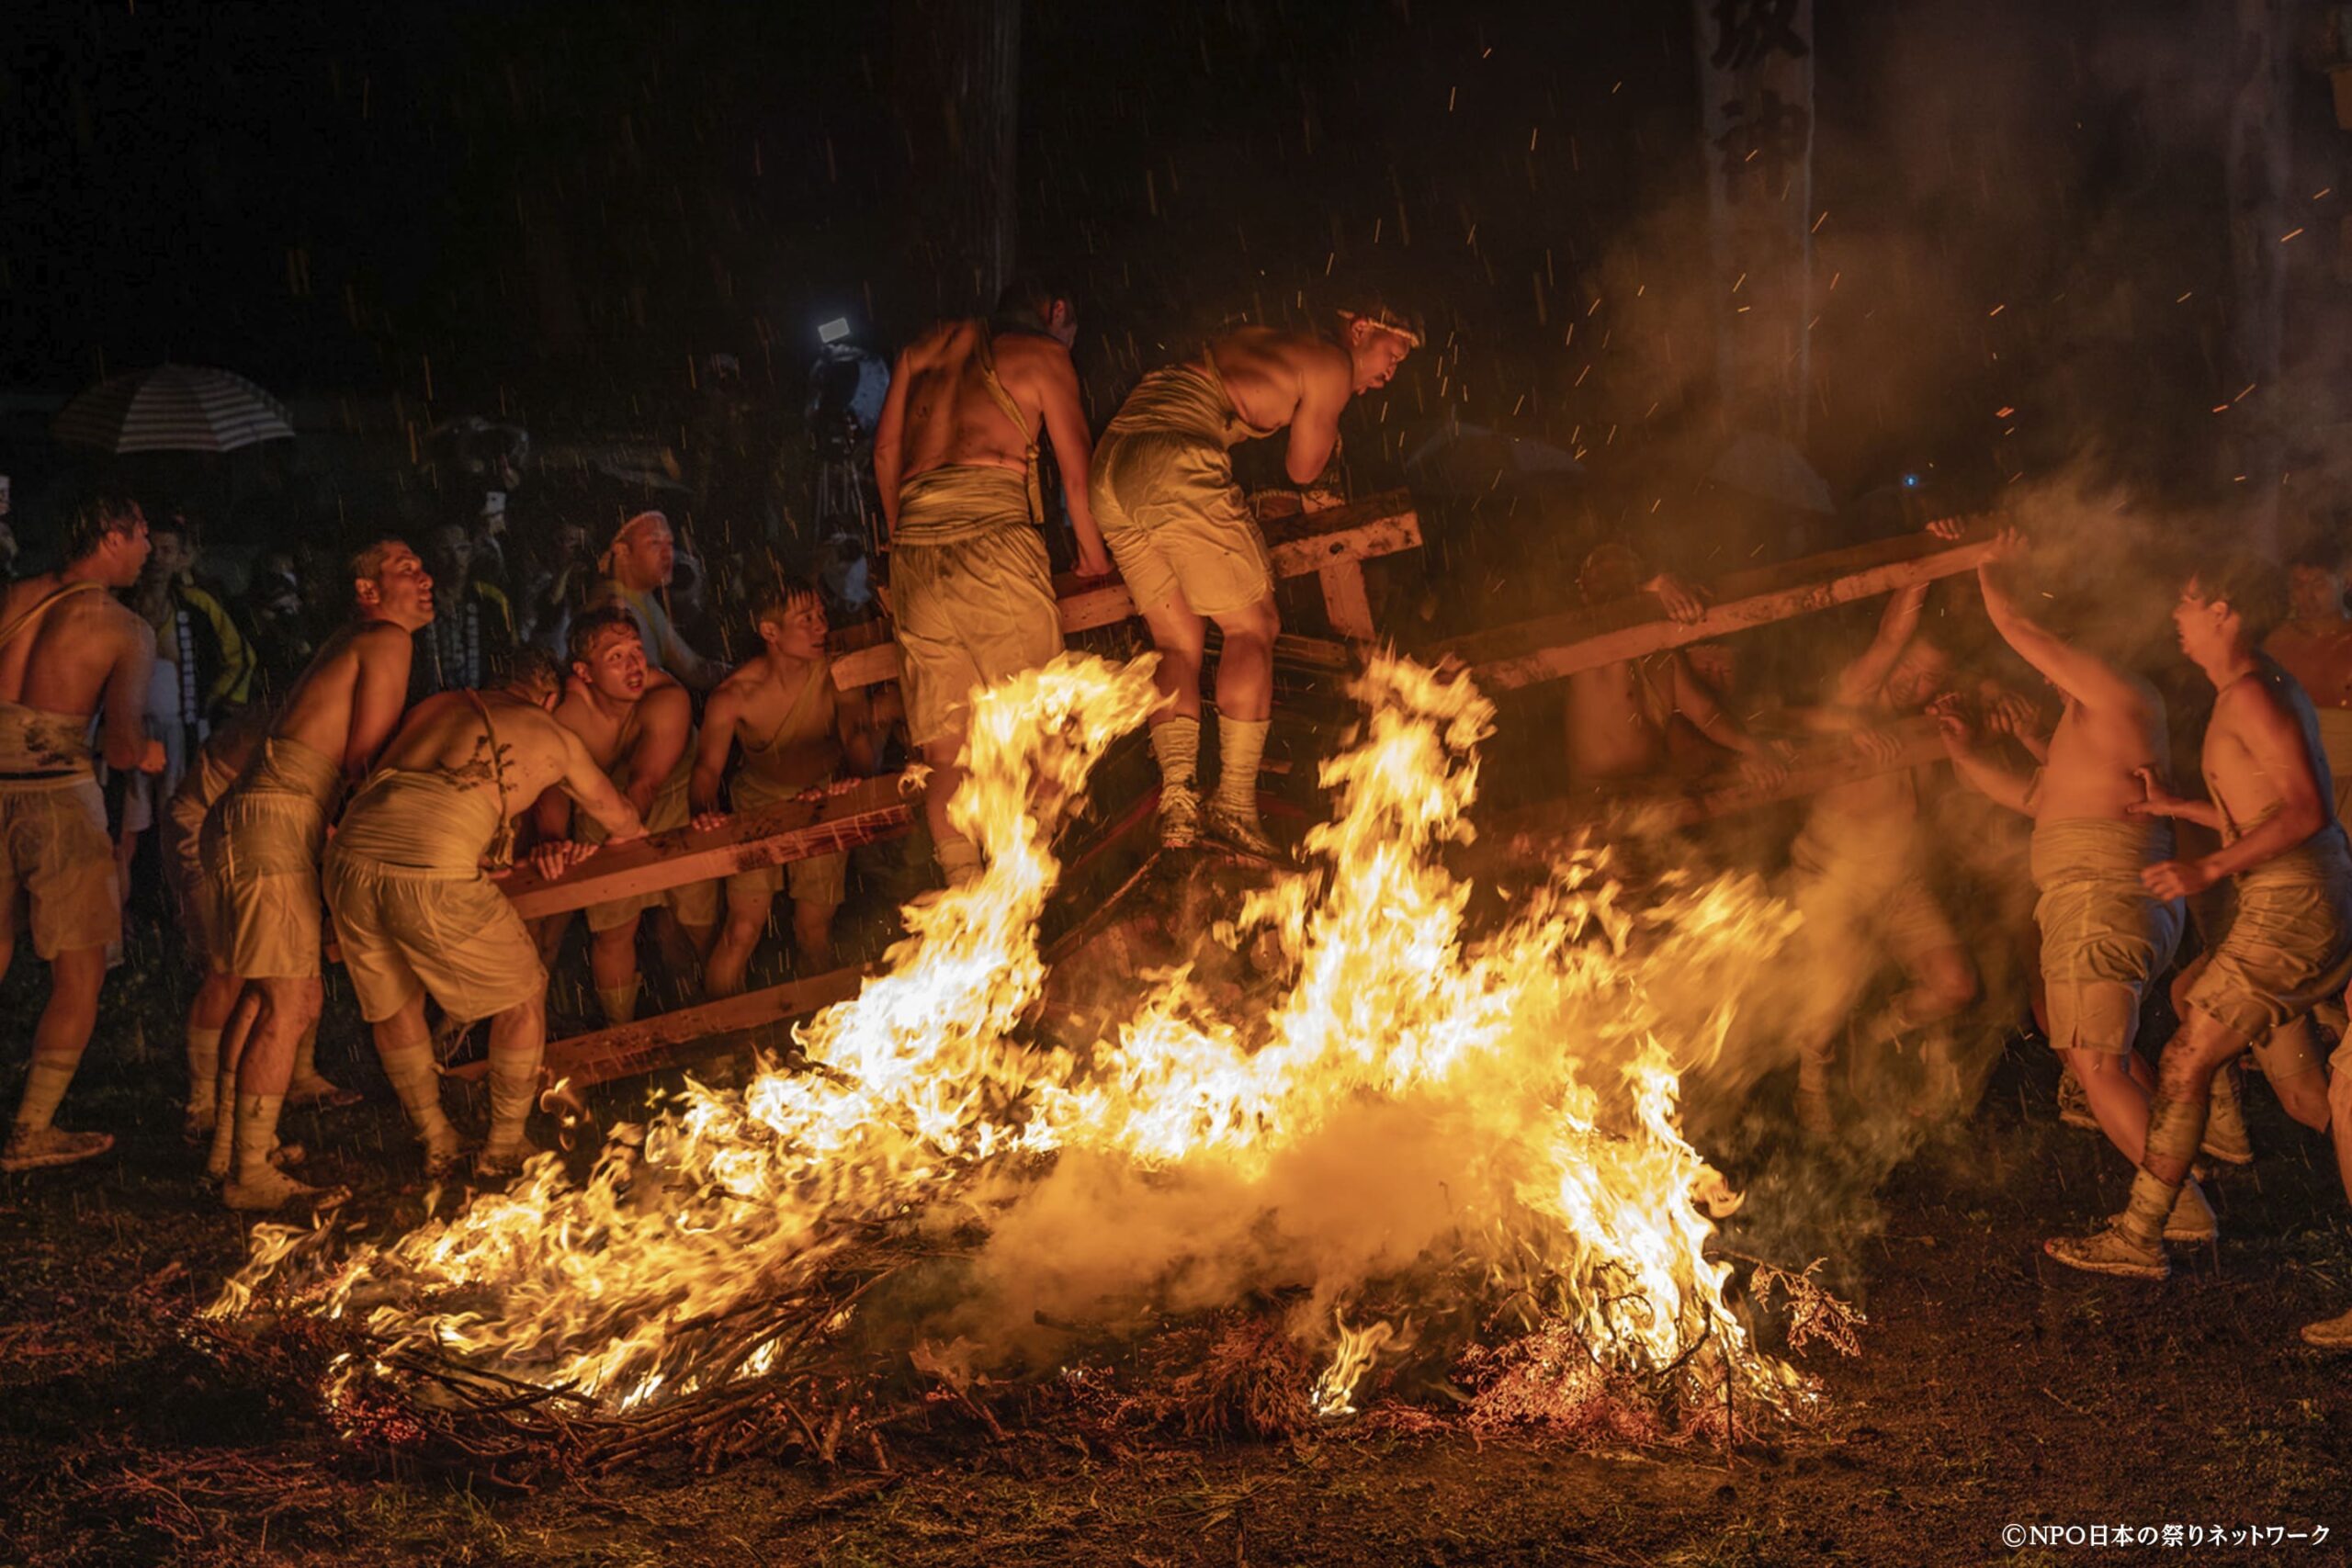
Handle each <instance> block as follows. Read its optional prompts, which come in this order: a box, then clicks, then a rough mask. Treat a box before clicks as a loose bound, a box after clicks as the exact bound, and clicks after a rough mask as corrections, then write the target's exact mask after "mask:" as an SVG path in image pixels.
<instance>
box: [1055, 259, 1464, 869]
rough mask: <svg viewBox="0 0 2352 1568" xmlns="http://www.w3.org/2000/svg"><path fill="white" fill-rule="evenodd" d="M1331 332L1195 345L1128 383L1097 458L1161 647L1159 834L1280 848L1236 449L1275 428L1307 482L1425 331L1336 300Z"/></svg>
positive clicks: (1252, 331)
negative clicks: (1211, 785) (1214, 629)
mask: <svg viewBox="0 0 2352 1568" xmlns="http://www.w3.org/2000/svg"><path fill="white" fill-rule="evenodd" d="M1337 327H1338V331H1337V333H1336V334H1335V335H1334V336H1331V337H1319V336H1315V335H1311V334H1309V333H1294V332H1279V331H1276V330H1274V329H1273V328H1271V327H1244V328H1242V329H1241V330H1240V331H1238V332H1233V333H1227V334H1225V335H1224V336H1223V337H1220V338H1218V339H1216V341H1215V342H1213V343H1211V344H1209V345H1208V347H1207V348H1206V349H1205V350H1204V351H1203V352H1202V354H1201V355H1200V357H1199V358H1197V359H1194V360H1190V361H1187V362H1186V363H1184V364H1182V365H1171V366H1170V367H1167V368H1165V369H1161V370H1155V371H1153V372H1152V373H1151V374H1150V375H1148V376H1146V377H1145V378H1143V379H1142V381H1140V382H1138V383H1137V384H1136V389H1135V390H1134V391H1132V392H1130V393H1128V394H1127V400H1126V402H1125V405H1124V406H1123V407H1121V409H1120V410H1119V412H1118V417H1116V418H1115V419H1114V420H1112V421H1111V424H1110V428H1109V429H1107V430H1105V431H1104V432H1103V445H1102V447H1101V448H1100V449H1099V450H1098V451H1097V452H1096V453H1095V457H1094V513H1095V515H1096V517H1097V518H1099V519H1100V520H1101V522H1102V525H1103V538H1104V540H1105V541H1106V542H1107V543H1108V544H1109V545H1110V547H1111V554H1112V555H1113V556H1114V558H1116V559H1117V560H1118V563H1119V572H1120V575H1122V576H1123V577H1125V579H1126V581H1127V588H1128V591H1129V592H1131V593H1133V594H1134V596H1135V602H1136V608H1137V609H1138V610H1140V611H1141V612H1142V613H1143V618H1144V621H1145V624H1147V625H1148V626H1150V628H1151V641H1152V646H1153V647H1154V648H1156V649H1159V671H1158V673H1157V680H1158V682H1159V691H1160V693H1161V694H1162V695H1163V696H1165V697H1166V698H1167V699H1168V701H1167V703H1166V705H1163V706H1162V707H1161V708H1160V709H1159V711H1158V712H1157V713H1155V714H1153V715H1152V717H1151V746H1152V750H1153V752H1154V753H1155V754H1156V755H1157V756H1158V758H1159V778H1160V790H1159V840H1160V842H1161V843H1162V844H1163V845H1165V846H1167V847H1168V848H1170V849H1182V848H1185V847H1187V846H1189V845H1190V844H1192V843H1193V840H1195V839H1196V838H1197V837H1198V836H1199V834H1200V831H1201V829H1202V828H1203V827H1204V826H1205V827H1206V828H1207V829H1208V831H1209V832H1210V833H1211V834H1213V835H1214V836H1216V837H1217V838H1219V839H1222V840H1225V841H1226V842H1227V843H1229V844H1232V845H1234V846H1235V847H1237V848H1239V849H1243V850H1247V851H1249V852H1251V853H1253V854H1260V855H1277V854H1279V851H1277V850H1276V848H1275V846H1274V844H1273V842H1272V840H1269V839H1268V838H1267V837H1266V833H1265V829H1263V828H1262V827H1261V825H1260V824H1259V820H1258V761H1259V759H1260V757H1261V756H1262V755H1263V753H1264V751H1265V746H1266V729H1267V726H1268V722H1269V720H1270V719H1271V718H1272V714H1273V704H1274V637H1275V634H1276V633H1277V632H1278V631H1279V630H1280V629H1281V626H1280V621H1279V618H1278V617H1277V615H1275V612H1274V577H1273V569H1272V563H1271V561H1270V560H1269V558H1268V557H1267V554H1266V540H1265V536H1264V535H1263V534H1261V533H1260V532H1259V529H1258V523H1257V520H1256V519H1255V518H1254V517H1252V516H1251V515H1250V508H1249V506H1248V505H1247V504H1246V503H1245V502H1243V500H1242V495H1241V491H1240V489H1239V487H1238V486H1237V485H1236V484H1235V483H1234V482H1233V457H1232V450H1231V449H1232V448H1233V447H1234V446H1236V445H1237V444H1238V443H1240V442H1243V441H1258V440H1263V439H1265V438H1266V437H1268V436H1271V435H1272V434H1274V433H1275V432H1276V431H1279V430H1281V429H1282V428H1283V426H1285V425H1287V426H1289V427H1290V440H1289V443H1288V446H1287V447H1286V449H1285V450H1284V452H1283V471H1284V472H1285V473H1287V474H1288V475H1289V477H1290V479H1291V480H1292V482H1294V483H1295V484H1298V485H1301V486H1306V485H1311V484H1313V483H1314V482H1315V480H1316V479H1317V478H1318V477H1319V476H1320V475H1321V474H1322V473H1323V471H1324V469H1325V468H1327V467H1328V466H1329V464H1330V462H1331V459H1332V457H1334V456H1335V455H1336V453H1337V452H1338V450H1339V445H1340V413H1341V412H1343V411H1344V410H1345V409H1346V408H1347V406H1348V401H1349V400H1350V399H1351V398H1353V397H1356V396H1359V395H1361V394H1363V393H1365V392H1370V391H1374V390H1375V389H1379V388H1382V387H1385V386H1386V385H1388V382H1389V380H1390V378H1393V377H1394V376H1395V375H1396V374H1397V366H1399V365H1400V364H1402V363H1404V359H1405V355H1408V354H1409V353H1411V352H1412V351H1413V350H1414V349H1415V348H1417V347H1419V344H1420V341H1421V338H1420V333H1419V331H1418V329H1417V328H1416V327H1415V326H1414V325H1413V324H1412V323H1411V322H1410V321H1407V320H1406V319H1405V318H1403V317H1401V316H1398V315H1397V314H1395V313H1393V312H1391V311H1389V310H1385V309H1384V308H1381V307H1379V306H1377V305H1374V304H1371V303H1369V302H1367V303H1365V304H1364V305H1363V308H1362V309H1361V310H1342V311H1340V313H1339V317H1338V321H1337ZM1211 621H1215V622H1216V624H1217V626H1218V628H1219V629H1220V630H1221V631H1222V632H1223V633H1224V636H1225V649H1224V652H1223V653H1222V654H1221V655H1219V657H1218V660H1217V672H1216V711H1217V726H1218V728H1217V754H1218V756H1219V758H1220V762H1221V766H1220V772H1219V775H1218V779H1217V789H1216V798H1215V799H1214V801H1212V802H1211V804H1210V806H1209V807H1208V810H1207V813H1206V817H1205V819H1204V816H1203V812H1202V807H1201V798H1200V795H1199V792H1198V790H1197V789H1196V787H1195V786H1194V784H1193V772H1194V768H1195V765H1196V762H1197V759H1198V756H1199V751H1200V740H1201V660H1202V654H1203V651H1204V648H1205V646H1206V636H1207V627H1208V623H1209V622H1211Z"/></svg>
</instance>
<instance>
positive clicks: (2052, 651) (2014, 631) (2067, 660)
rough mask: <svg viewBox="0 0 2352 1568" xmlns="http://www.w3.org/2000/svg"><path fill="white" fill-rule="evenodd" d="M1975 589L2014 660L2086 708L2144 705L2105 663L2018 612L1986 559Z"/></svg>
mask: <svg viewBox="0 0 2352 1568" xmlns="http://www.w3.org/2000/svg"><path fill="white" fill-rule="evenodd" d="M2014 537H2015V535H2014V534H2013V533H2012V532H2010V531H2009V530H2006V529H2005V530H2003V533H2002V536H2001V539H2002V542H2003V543H2005V544H2006V543H2007V541H2009V540H2011V539H2014ZM2016 553H2017V551H2016V550H2015V549H2011V550H2009V551H2008V552H2007V553H2005V554H2004V555H2002V556H2001V557H1999V560H2004V561H2005V560H2008V559H2012V558H2015V555H2016ZM1976 585H1977V588H1978V590H1979V591H1980V592H1982V593H1983V594H1984V596H1985V615H1986V616H1987V617H1988V618H1989V619H1990V620H1991V621H1992V623H1993V629H1994V630H1995V631H1997V632H1999V633H2000V634H2001V640H2002V641H2004V642H2006V643H2007V644H2008V645H2009V646H2010V647H2011V648H2013V649H2017V651H2018V658H2020V659H2022V660H2025V661H2026V662H2027V663H2028V664H2030V665H2032V666H2033V667H2034V668H2035V669H2036V670H2039V671H2041V673H2042V674H2043V675H2044V676H2045V677H2047V678H2048V680H2049V682H2050V683H2051V684H2052V685H2053V686H2055V687H2057V688H2058V689H2059V690H2060V691H2062V692H2064V693H2065V694H2067V695H2068V696H2070V697H2072V698H2074V699H2075V701H2076V702H2078V703H2080V704H2082V705H2084V706H2085V707H2086V708H2097V709H2104V710H2106V711H2108V712H2110V713H2138V712H2141V711H2142V710H2143V709H2144V708H2145V707H2146V705H2147V703H2146V699H2145V698H2144V697H2143V696H2142V695H2141V693H2140V688H2139V687H2138V686H2136V685H2135V684H2133V683H2132V682H2131V681H2130V680H2128V679H2126V678H2125V677H2124V676H2123V675H2122V674H2121V673H2120V672H2119V671H2116V670H2114V669H2113V668H2111V667H2110V666H2109V664H2108V662H2107V661H2106V660H2103V659H2100V658H2098V657H2097V656H2096V655H2093V654H2089V653H2086V652H2084V651H2083V650H2082V649H2079V648H2075V647H2074V646H2073V645H2072V644H2070V643H2067V642H2064V641H2063V640H2061V639H2060V638H2059V637H2057V636H2055V635H2054V634H2052V632H2050V631H2049V630H2047V629H2046V628H2044V627H2042V626H2039V625H2037V624H2035V622H2034V621H2033V620H2032V619H2031V618H2030V617H2029V616H2028V615H2026V614H2025V612H2024V611H2022V610H2020V609H2018V604H2017V600H2016V599H2015V598H2014V597H2012V596H2011V594H2010V592H2009V591H2008V587H2007V584H2005V583H2003V582H2002V581H2001V580H2000V573H1999V570H1998V567H1997V564H1996V561H1992V560H1988V561H1986V562H1985V563H1984V564H1983V565H1981V566H1979V567H1978V568H1977V569H1976Z"/></svg>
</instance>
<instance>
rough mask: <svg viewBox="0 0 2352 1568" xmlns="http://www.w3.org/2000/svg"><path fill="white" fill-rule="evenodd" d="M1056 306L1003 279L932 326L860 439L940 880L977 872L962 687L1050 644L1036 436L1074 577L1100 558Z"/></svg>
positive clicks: (1051, 652)
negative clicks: (961, 813)
mask: <svg viewBox="0 0 2352 1568" xmlns="http://www.w3.org/2000/svg"><path fill="white" fill-rule="evenodd" d="M1077 341H1078V314H1077V312H1076V310H1073V309H1072V308H1071V305H1070V302H1069V298H1068V297H1067V296H1065V295H1062V294H1058V293H1056V292H1054V291H1053V290H1052V289H1050V288H1046V287H1045V286H1044V285H1042V284H1039V283H1035V282H1027V281H1016V282H1015V283H1014V284H1013V285H1012V287H1011V288H1007V289H1006V290H1005V292H1004V297H1003V299H1001V300H999V301H998V305H997V314H996V316H995V318H994V319H993V320H991V321H946V322H943V323H941V324H940V325H938V326H936V327H933V329H932V330H931V331H930V332H928V333H924V334H923V335H922V337H920V338H918V339H916V340H915V341H914V342H913V343H912V344H909V345H908V346H907V348H906V349H905V351H904V352H902V353H901V354H900V355H899V363H898V367H897V369H896V370H895V371H894V372H893V374H892V376H891V379H890V395H889V397H888V400H886V401H885V402H884V403H883V405H882V419H881V423H879V425H877V426H876V430H875V433H874V479H875V482H876V486H877V487H878V488H879V490H880V491H881V496H882V515H883V519H884V521H885V522H886V523H887V524H888V526H889V533H890V582H889V598H888V604H889V609H890V617H891V622H892V626H893V628H894V630H895V631H896V633H897V636H898V642H899V665H900V670H901V672H902V674H901V679H902V681H903V683H904V685H905V688H906V707H907V735H908V739H910V740H911V741H912V742H913V743H914V744H915V745H916V746H917V747H919V748H920V749H921V750H922V760H923V761H924V763H925V764H926V765H928V766H929V768H930V770H931V774H930V777H929V779H928V780H927V781H926V783H925V785H924V790H923V816H924V818H925V820H926V821H927V822H928V823H929V824H930V827H931V837H932V843H933V854H934V855H935V856H936V857H937V858H938V861H939V868H940V870H941V871H942V872H943V873H944V874H945V875H946V878H947V881H948V883H949V885H950V886H955V885H957V884H960V883H963V882H967V881H968V880H970V879H971V878H972V877H973V876H974V875H976V874H978V871H979V866H980V852H979V848H978V845H976V844H974V843H973V842H972V841H971V840H968V839H967V838H965V837H964V836H963V835H962V834H960V833H958V832H957V831H956V829H955V827H954V826H953V825H952V824H951V823H950V822H949V821H948V820H947V802H948V801H949V799H950V798H952V797H953V796H954V795H955V793H956V785H957V784H959V783H961V782H962V777H963V775H962V773H960V771H959V770H958V769H957V768H956V756H957V754H958V753H959V752H960V751H961V750H963V746H964V715H965V705H966V703H967V700H968V699H969V697H970V695H971V693H972V690H973V688H974V687H976V686H987V685H991V684H993V683H994V682H998V681H1001V680H1003V679H1005V678H1006V677H1007V676H1010V675H1016V674H1019V673H1020V672H1021V671H1023V670H1032V669H1035V668H1036V667H1037V666H1038V665H1040V664H1043V663H1045V662H1046V660H1050V659H1052V658H1053V657H1054V656H1055V655H1056V654H1057V653H1059V652H1060V651H1061V650H1062V623H1061V607H1060V605H1059V604H1058V603H1057V601H1056V599H1055V597H1054V577H1053V567H1052V565H1051V563H1050V561H1049V560H1048V558H1047V557H1046V541H1045V536H1043V535H1042V534H1040V533H1039V532H1038V530H1037V525H1038V524H1040V523H1042V522H1044V521H1045V515H1046V508H1045V492H1044V488H1043V486H1042V484H1041V483H1040V478H1039V474H1038V468H1037V463H1038V444H1039V440H1040V438H1041V437H1043V438H1046V439H1050V440H1051V441H1052V442H1053V446H1054V460H1055V463H1056V465H1057V467H1058V468H1060V469H1061V476H1062V490H1063V493H1064V495H1065V497H1066V498H1067V500H1068V502H1069V519H1070V525H1071V526H1072V527H1073V528H1075V529H1076V530H1077V532H1078V572H1079V575H1080V577H1106V576H1108V575H1109V574H1110V570H1111V562H1110V558H1109V557H1108V556H1107V555H1106V554H1104V551H1103V536H1102V535H1101V534H1100V533H1099V532H1098V531H1097V530H1096V528H1095V525H1094V513H1093V510H1092V508H1091V505H1090V503H1089V500H1088V491H1087V467H1088V458H1089V447H1090V446H1091V443H1090V441H1089V439H1088V436H1087V432H1086V412H1085V410H1084V408H1083V406H1082V405H1081V404H1080V400H1079V389H1078V372H1077V370H1076V368H1075V367H1073V366H1072V365H1071V364H1070V357H1069V349H1070V344H1073V343H1075V342H1077Z"/></svg>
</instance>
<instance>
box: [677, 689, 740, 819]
mask: <svg viewBox="0 0 2352 1568" xmlns="http://www.w3.org/2000/svg"><path fill="white" fill-rule="evenodd" d="M742 712H743V697H742V694H741V692H740V691H738V690H737V689H736V687H735V684H734V682H728V683H727V684H726V685H723V686H721V687H719V688H718V690H717V691H716V692H713V693H712V694H710V705H709V706H708V707H707V708H705V709H704V710H703V715H702V738H701V739H699V740H697V741H696V742H695V776H694V782H693V783H692V784H689V785H687V787H686V797H687V800H688V803H689V804H690V805H691V806H692V807H693V809H694V813H695V816H697V817H700V816H702V815H704V814H705V813H707V812H712V811H722V810H724V809H726V808H725V807H722V806H720V805H719V803H718V795H719V791H720V789H721V788H722V787H724V786H725V784H726V783H727V752H728V749H729V747H731V746H733V745H734V744H735V721H736V720H737V719H738V718H740V717H741V716H742Z"/></svg>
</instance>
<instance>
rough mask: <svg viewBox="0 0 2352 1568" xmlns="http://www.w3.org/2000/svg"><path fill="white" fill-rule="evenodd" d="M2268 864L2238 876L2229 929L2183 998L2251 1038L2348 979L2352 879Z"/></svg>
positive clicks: (2332, 994) (2331, 994) (2351, 972)
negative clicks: (2250, 872) (2244, 875)
mask: <svg viewBox="0 0 2352 1568" xmlns="http://www.w3.org/2000/svg"><path fill="white" fill-rule="evenodd" d="M2295 854H2296V855H2297V856H2298V857H2299V862H2298V863H2290V864H2289V865H2286V866H2279V865H2278V863H2276V862H2273V863H2271V864H2269V865H2265V866H2261V867H2258V868H2256V872H2255V873H2254V874H2253V875H2252V876H2251V877H2250V878H2249V877H2241V878H2239V879H2238V882H2237V886H2236V889H2235V892H2236V899H2235V903H2234V906H2233V908H2232V909H2231V911H2230V923H2229V928H2228V929H2227V930H2226V931H2223V932H2222V940H2221V941H2220V942H2217V943H2215V944H2214V947H2213V951H2212V953H2211V954H2210V955H2209V957H2208V959H2207V961H2206V964H2205V967H2204V970H2203V972H2202V973H2201V974H2199V976H2197V978H2196V979H2195V980H2194V981H2192V982H2191V983H2190V985H2189V987H2188V995H2187V997H2185V998H2183V1000H2184V1001H2185V1002H2186V1003H2187V1005H2188V1006H2190V1007H2193V1008H2195V1009H2196V1010H2198V1011H2199V1012H2201V1013H2204V1014H2206V1015H2207V1016H2209V1017H2211V1018H2213V1019H2215V1020H2218V1021H2221V1022H2222V1023H2225V1024H2227V1025H2229V1026H2230V1027H2231V1028H2232V1029H2233V1030H2236V1031H2238V1032H2241V1033H2244V1034H2245V1035H2247V1036H2249V1037H2254V1036H2259V1035H2261V1034H2264V1033H2267V1032H2269V1031H2271V1030H2273V1029H2276V1028H2278V1026H2279V1025H2281V1024H2285V1023H2290V1022H2292V1021H2294V1020H2296V1019H2298V1018H2301V1016H2302V1015H2303V1014H2304V1013H2307V1012H2309V1011H2310V1010H2312V1007H2314V1006H2315V1005H2317V1004H2318V1003H2320V1002H2324V1001H2329V1000H2332V999H2334V998H2336V997H2338V996H2340V995H2342V994H2343V991H2344V987H2345V982H2346V980H2347V979H2352V878H2347V877H2346V875H2345V874H2343V873H2342V872H2341V871H2340V870H2334V869H2328V868H2321V869H2314V868H2312V867H2311V866H2309V865H2305V864H2302V863H2300V856H2301V852H2295Z"/></svg>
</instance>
